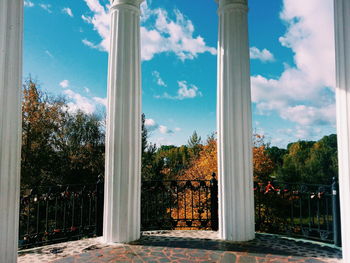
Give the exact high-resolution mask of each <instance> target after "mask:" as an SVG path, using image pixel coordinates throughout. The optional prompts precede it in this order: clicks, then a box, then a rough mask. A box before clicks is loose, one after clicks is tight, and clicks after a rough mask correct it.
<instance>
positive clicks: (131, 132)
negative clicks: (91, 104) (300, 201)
mask: <svg viewBox="0 0 350 263" xmlns="http://www.w3.org/2000/svg"><path fill="white" fill-rule="evenodd" d="M142 1H143V0H112V1H111V8H110V16H111V41H110V51H109V65H108V95H107V97H108V106H107V135H106V168H105V169H106V172H105V201H104V220H103V239H104V241H105V242H107V243H111V242H121V243H123V242H130V241H133V240H137V239H138V238H139V237H140V221H141V220H140V213H141V212H140V211H141V209H140V203H141V195H140V192H141V55H140V53H141V52H140V48H141V47H140V45H141V44H140V4H141V2H142Z"/></svg>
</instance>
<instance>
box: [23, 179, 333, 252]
mask: <svg viewBox="0 0 350 263" xmlns="http://www.w3.org/2000/svg"><path fill="white" fill-rule="evenodd" d="M254 192H255V208H256V209H255V213H256V230H257V231H260V232H267V233H278V234H284V235H288V236H299V237H300V236H301V237H303V238H308V239H316V240H321V241H324V242H330V243H335V244H336V245H338V246H339V245H340V230H339V228H340V222H339V196H338V191H337V183H336V182H335V181H334V182H333V184H332V185H310V184H292V183H278V182H269V183H267V184H262V183H259V184H258V183H256V184H255V186H254ZM102 217H103V181H102V180H99V181H98V182H97V183H96V184H93V185H68V186H55V187H46V188H37V189H31V190H22V191H21V203H20V226H19V240H20V241H19V247H20V249H23V248H30V247H35V246H40V245H46V244H51V243H55V242H63V241H67V240H74V239H79V238H82V237H92V236H100V235H102V224H103V218H102ZM141 229H142V230H164V229H203V230H206V229H212V230H218V182H217V179H216V178H215V174H213V178H212V180H174V181H144V182H142V187H141Z"/></svg>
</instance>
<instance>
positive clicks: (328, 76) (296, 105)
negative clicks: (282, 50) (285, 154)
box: [251, 0, 335, 138]
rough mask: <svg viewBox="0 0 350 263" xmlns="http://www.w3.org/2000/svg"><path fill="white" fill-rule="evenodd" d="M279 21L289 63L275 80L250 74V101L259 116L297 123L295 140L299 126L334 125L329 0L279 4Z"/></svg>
mask: <svg viewBox="0 0 350 263" xmlns="http://www.w3.org/2000/svg"><path fill="white" fill-rule="evenodd" d="M280 17H281V19H282V21H283V22H284V23H286V25H287V30H286V33H285V34H284V36H282V37H280V39H279V40H280V43H281V45H283V46H285V47H287V48H290V49H291V50H292V51H293V52H294V63H295V65H294V66H285V70H284V72H283V73H282V74H281V76H280V77H278V78H276V79H268V78H266V77H263V76H260V75H257V76H253V77H252V78H251V84H252V100H253V102H254V103H256V105H257V109H258V111H259V113H260V114H269V113H271V112H273V111H275V112H277V113H278V114H279V115H280V116H281V117H282V118H283V119H286V120H289V121H292V122H294V123H295V124H297V125H299V129H297V131H298V132H297V136H299V137H300V138H301V137H303V136H304V135H306V134H307V132H305V129H301V128H300V127H302V125H308V126H310V127H312V126H314V125H316V126H317V125H318V126H320V125H333V124H334V122H335V102H334V95H333V90H334V86H335V59H334V57H335V52H334V50H335V49H334V40H333V39H334V37H333V36H334V32H333V4H332V1H331V0H325V1H321V2H320V1H318V0H308V1H304V0H284V6H283V10H282V12H281V14H280ZM320 28H322V30H320ZM314 130H315V128H314Z"/></svg>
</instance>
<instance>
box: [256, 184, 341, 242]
mask: <svg viewBox="0 0 350 263" xmlns="http://www.w3.org/2000/svg"><path fill="white" fill-rule="evenodd" d="M254 192H255V207H256V209H255V213H256V215H255V218H256V220H255V221H256V230H257V231H261V232H267V233H278V234H284V235H287V236H296V237H303V238H306V239H314V240H320V241H323V242H328V243H334V244H336V245H338V246H339V245H340V235H339V234H340V230H339V228H340V222H339V196H338V191H337V182H336V181H335V180H334V182H333V184H332V185H319V184H298V183H282V182H268V183H266V184H262V183H260V184H259V183H256V184H255V187H254Z"/></svg>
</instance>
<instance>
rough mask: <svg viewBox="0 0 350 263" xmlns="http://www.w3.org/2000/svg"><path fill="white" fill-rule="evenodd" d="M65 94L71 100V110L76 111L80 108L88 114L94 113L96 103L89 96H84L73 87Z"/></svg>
mask: <svg viewBox="0 0 350 263" xmlns="http://www.w3.org/2000/svg"><path fill="white" fill-rule="evenodd" d="M64 94H65V95H67V97H68V98H69V99H70V100H71V101H70V102H68V103H67V105H68V109H69V111H70V112H72V113H75V112H77V111H78V110H80V111H82V112H84V113H87V114H92V113H94V112H95V110H96V105H95V103H93V101H91V100H90V99H89V98H87V97H84V96H82V95H80V94H79V93H76V92H74V91H73V90H71V89H67V90H65V91H64Z"/></svg>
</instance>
